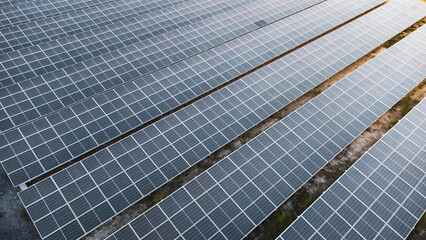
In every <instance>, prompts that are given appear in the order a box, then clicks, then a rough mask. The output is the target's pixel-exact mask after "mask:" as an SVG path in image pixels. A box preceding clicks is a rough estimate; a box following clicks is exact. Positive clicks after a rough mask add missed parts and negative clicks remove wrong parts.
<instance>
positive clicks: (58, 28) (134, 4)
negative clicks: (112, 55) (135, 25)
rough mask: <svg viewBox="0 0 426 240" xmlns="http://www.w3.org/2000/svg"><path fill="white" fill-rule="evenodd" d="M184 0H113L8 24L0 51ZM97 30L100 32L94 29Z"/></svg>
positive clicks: (117, 21)
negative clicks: (34, 19)
mask: <svg viewBox="0 0 426 240" xmlns="http://www.w3.org/2000/svg"><path fill="white" fill-rule="evenodd" d="M184 2H188V1H187V0H173V1H171V0H162V1H154V0H144V1H138V0H122V1H113V2H110V3H105V4H102V5H97V6H93V7H90V8H87V9H82V10H78V11H74V12H70V13H66V14H61V15H57V16H54V17H49V18H43V19H39V20H37V21H32V22H29V23H22V24H19V25H16V26H10V27H7V28H4V29H1V30H0V34H1V35H2V41H0V46H2V48H1V51H0V52H1V53H8V52H11V51H13V50H19V49H22V48H27V47H30V46H34V45H37V44H40V43H44V42H48V41H52V40H55V39H59V38H64V37H66V36H72V35H75V34H77V33H81V32H84V31H88V30H95V29H97V28H101V27H104V26H107V25H111V24H114V23H119V22H120V21H123V23H124V22H126V21H125V20H131V19H132V18H135V17H138V16H139V15H143V14H146V13H150V12H155V11H158V10H161V9H162V10H168V11H171V10H169V9H168V8H169V7H171V6H175V7H176V5H178V4H181V3H184ZM201 2H203V1H201ZM142 17H143V16H142ZM126 23H128V22H126ZM96 33H99V32H98V31H97V32H96ZM10 40H13V41H10ZM62 41H63V40H62ZM33 49H34V48H33Z"/></svg>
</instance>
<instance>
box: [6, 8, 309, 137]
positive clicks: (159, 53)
mask: <svg viewBox="0 0 426 240" xmlns="http://www.w3.org/2000/svg"><path fill="white" fill-rule="evenodd" d="M274 5H275V6H276V5H279V4H278V3H276V4H272V5H271V4H266V5H265V6H264V7H265V9H263V8H260V7H256V5H254V4H253V5H250V8H249V10H250V11H251V12H256V13H257V14H247V12H246V11H242V12H241V13H237V12H234V11H231V12H229V13H224V14H220V18H218V19H217V20H219V21H217V20H216V19H215V18H209V19H207V20H206V21H205V22H199V24H197V25H196V27H193V25H189V26H187V27H185V28H182V29H178V30H175V31H172V32H170V33H168V34H166V35H160V36H158V37H156V38H154V39H147V40H145V41H142V42H138V43H136V44H132V45H130V46H128V47H125V48H121V49H119V50H116V51H112V52H110V53H105V54H103V55H101V56H98V57H95V58H90V59H88V60H86V61H83V62H80V63H78V64H74V65H70V66H68V67H67V68H60V69H59V70H56V71H53V72H50V73H47V74H43V75H41V76H38V77H36V78H33V79H29V80H25V82H23V83H19V84H14V85H11V86H9V87H7V88H5V89H2V90H1V93H2V94H1V95H2V97H1V98H0V102H1V104H2V105H3V107H4V108H5V109H4V111H5V114H6V115H4V114H2V116H1V120H3V121H2V123H3V124H2V125H3V126H5V127H7V128H11V127H15V126H17V125H19V124H22V123H25V122H26V121H30V120H33V119H35V118H37V117H40V116H43V115H45V114H49V113H51V112H53V111H56V110H58V109H60V108H63V107H66V106H69V105H71V104H73V103H75V102H78V101H81V100H83V99H85V98H88V97H92V96H94V95H95V94H98V93H100V92H102V91H105V90H108V89H110V88H113V87H117V86H119V85H120V84H123V83H125V82H128V81H130V80H132V79H135V78H137V77H140V76H142V75H146V74H147V73H150V72H153V71H155V70H158V69H159V68H162V67H165V66H167V65H170V64H172V63H175V62H177V61H179V60H182V59H184V58H186V57H189V56H191V55H194V54H197V53H199V52H200V51H202V50H206V49H208V48H210V47H214V46H215V45H217V44H221V43H223V42H224V41H227V40H230V39H232V38H234V37H237V36H238V35H240V34H242V33H245V32H246V31H250V30H254V29H256V28H258V27H259V26H257V25H256V24H255V23H256V21H258V20H259V19H260V16H262V15H264V14H266V13H267V12H268V9H271V8H273V6H274ZM281 6H282V7H283V8H286V9H287V11H282V12H279V14H277V16H276V18H275V17H274V18H271V19H270V21H273V20H276V19H277V18H278V19H279V18H280V17H284V16H286V15H288V14H291V13H294V12H296V11H299V10H301V9H303V8H305V7H309V5H307V3H298V4H297V5H296V6H295V7H291V8H290V9H289V8H287V7H286V6H287V5H286V4H284V3H282V2H281ZM283 10H284V9H283ZM250 11H249V12H250ZM240 14H241V15H240ZM283 14H284V15H283ZM244 16H248V17H244ZM267 20H268V19H267ZM229 23H232V24H233V25H232V24H231V25H229ZM237 23H240V24H237ZM265 23H266V22H265ZM212 25H213V26H212ZM223 26H225V27H223ZM221 30H223V31H221ZM206 36H207V37H206ZM100 47H101V46H100ZM63 51H65V49H64V50H63ZM86 53H87V52H86ZM62 54H63V53H62ZM70 54H71V53H70ZM82 54H85V53H84V52H82ZM41 55H44V54H41ZM71 55H73V54H71ZM71 55H69V57H71ZM30 56H31V55H30ZM54 57H57V56H54ZM65 58H66V57H65ZM22 60H23V59H22ZM65 60H66V59H65ZM68 60H69V59H68ZM23 61H24V60H23ZM61 61H62V60H61ZM188 61H189V60H188ZM188 61H187V62H188ZM13 62H14V61H12V63H13ZM24 62H25V61H24ZM47 62H48V63H46V64H44V65H45V66H46V65H48V64H51V63H50V61H47ZM72 62H75V61H72ZM72 62H71V63H72ZM12 63H10V64H12ZM71 63H70V64H71ZM5 64H6V63H5ZM23 66H27V67H28V65H23ZM53 70H54V69H53ZM9 71H15V70H14V69H10V70H9ZM30 72H32V70H31V71H30ZM5 75H7V74H5ZM25 75H26V73H25V74H24V75H20V76H21V77H22V79H26V78H25ZM5 118H6V119H5ZM1 120H0V121H1ZM11 120H12V121H13V124H12V121H11ZM2 130H3V129H2Z"/></svg>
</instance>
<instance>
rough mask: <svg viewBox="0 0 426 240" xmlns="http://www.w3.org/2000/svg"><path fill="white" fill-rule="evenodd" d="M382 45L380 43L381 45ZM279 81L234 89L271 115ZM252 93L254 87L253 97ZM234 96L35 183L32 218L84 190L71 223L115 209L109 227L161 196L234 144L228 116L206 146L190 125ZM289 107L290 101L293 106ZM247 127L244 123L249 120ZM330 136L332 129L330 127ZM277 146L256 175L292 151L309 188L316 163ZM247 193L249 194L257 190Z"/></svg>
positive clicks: (218, 97)
mask: <svg viewBox="0 0 426 240" xmlns="http://www.w3.org/2000/svg"><path fill="white" fill-rule="evenodd" d="M379 16H380V17H382V15H381V14H378V15H377V17H379ZM369 20H371V19H370V18H365V21H366V22H370V21H369ZM360 21H361V20H360ZM360 26H363V25H362V24H361V25H360ZM349 29H352V28H349ZM360 29H361V28H360ZM363 29H365V28H363ZM342 31H343V30H342ZM343 35H344V34H343ZM362 36H363V35H361V36H360V37H362ZM331 39H332V38H331V37H330V38H326V39H325V40H324V42H331V44H334V41H331ZM338 39H339V38H337V40H338ZM383 41H385V40H383ZM377 44H378V45H379V44H380V43H377ZM308 46H309V45H308ZM342 48H343V47H342ZM404 50H405V49H404ZM296 53H298V54H301V56H302V57H303V56H305V53H306V52H305V51H304V50H300V51H296V52H294V53H293V54H294V55H291V56H290V55H289V57H288V59H283V60H281V61H282V62H281V63H279V62H278V63H275V64H272V65H271V66H269V67H270V68H271V71H270V72H271V73H272V75H273V74H274V73H275V71H278V70H279V69H280V67H281V68H282V69H284V68H285V67H286V65H285V62H287V61H286V60H289V59H291V58H295V60H294V62H297V61H298V60H299V57H298V55H296ZM398 57H403V56H400V55H398ZM280 64H281V65H280ZM348 64H349V63H348ZM407 64H410V65H412V66H414V65H415V64H414V65H413V64H412V62H411V61H407ZM342 67H343V66H342ZM274 69H275V70H274ZM367 71H368V69H367ZM259 74H261V73H259ZM259 77H262V78H265V81H269V83H270V84H265V83H268V82H262V81H260V82H259ZM282 77H283V78H284V76H282ZM243 80H245V81H246V82H244V81H243ZM278 82H280V81H279V79H273V78H271V77H268V76H263V75H254V74H253V75H249V76H247V77H245V78H243V79H241V81H238V82H236V83H235V84H233V85H230V86H229V89H234V90H232V91H233V92H235V96H239V97H240V96H242V95H239V93H240V92H245V91H248V93H251V92H256V91H254V90H259V91H258V92H259V95H258V96H253V97H252V99H256V102H260V101H263V102H264V103H265V105H263V106H257V105H255V106H251V107H252V109H253V110H254V109H265V108H266V109H267V106H269V105H268V103H267V102H266V100H270V99H267V98H266V99H265V97H264V96H262V95H261V94H262V93H263V92H266V91H261V89H259V88H258V87H259V86H265V85H272V86H271V88H270V89H272V90H274V88H275V87H276V86H277V83H278ZM256 83H257V84H256ZM253 86H254V87H253ZM339 86H340V88H344V87H345V86H346V85H343V86H342V83H341V84H340V85H339ZM340 88H338V89H340ZM238 89H239V90H238ZM245 89H246V90H245ZM248 89H250V91H249V90H248ZM275 91H276V90H275ZM406 91H409V90H408V89H406ZM229 97H230V99H232V102H235V103H237V101H241V100H239V99H238V98H237V97H235V98H232V97H233V94H232V93H231V92H230V91H229V90H228V89H226V88H225V89H224V90H221V91H218V92H216V93H214V94H212V95H211V96H209V97H207V98H205V99H204V100H205V101H199V102H197V103H194V104H193V106H189V107H187V108H186V109H184V110H181V111H179V112H177V113H176V114H175V115H171V116H170V117H167V118H165V119H163V120H161V121H159V122H157V123H155V124H153V125H152V126H150V127H147V128H145V129H143V130H141V131H140V132H138V133H135V134H134V135H132V136H130V137H128V138H126V139H123V140H122V141H120V142H118V143H116V144H114V145H112V146H110V147H108V148H107V149H105V150H102V151H100V152H98V153H97V154H95V155H93V156H91V157H89V158H87V159H84V160H83V161H82V162H79V163H76V164H74V165H72V166H70V167H68V168H67V169H65V170H63V171H61V172H59V173H57V174H55V175H53V176H52V177H49V178H47V179H45V180H43V181H42V182H40V183H37V184H35V185H34V186H32V187H30V188H29V189H27V190H25V191H23V192H22V193H21V194H20V195H21V198H22V201H23V203H24V205H25V206H26V208H27V209H28V211H29V212H30V215H34V216H36V215H37V212H34V211H33V210H32V209H34V207H33V206H38V205H39V204H43V203H44V199H47V198H48V197H50V196H52V195H58V194H65V193H67V192H72V191H70V190H71V189H76V191H77V193H75V194H74V195H73V196H68V197H67V196H64V198H65V199H66V200H64V201H66V202H68V203H69V205H74V206H75V208H73V209H72V211H73V212H75V213H77V214H76V215H78V217H79V218H78V220H73V219H70V220H69V221H72V222H74V221H84V218H85V217H83V216H88V215H89V216H90V215H93V212H94V213H96V212H97V211H99V209H101V208H107V209H109V213H110V215H109V217H106V218H105V219H103V220H101V222H103V221H106V220H107V219H109V218H110V217H112V216H114V213H119V212H121V211H122V210H124V209H125V208H126V207H127V206H124V205H122V204H119V203H122V202H126V201H127V202H128V203H129V204H131V203H133V202H135V201H137V200H139V199H140V198H142V197H143V196H146V195H147V194H149V193H150V192H152V191H153V190H155V189H156V188H158V187H159V186H161V185H162V184H164V183H165V182H166V181H167V179H171V178H173V177H174V176H175V175H177V174H178V173H179V172H181V171H183V170H185V169H187V168H188V167H189V166H190V165H193V164H195V163H196V162H197V161H198V160H199V159H202V158H203V157H205V156H207V155H208V153H209V151H214V149H205V147H208V148H209V147H210V145H209V144H215V145H213V147H216V146H217V147H218V145H219V144H221V145H223V144H225V142H221V141H224V140H221V139H225V140H229V138H226V137H225V136H226V135H225V133H226V131H225V130H220V129H224V128H225V127H222V128H219V131H218V130H217V129H218V127H219V126H221V125H224V124H225V125H226V122H224V123H222V124H220V123H219V124H216V122H215V120H217V119H226V118H225V117H223V116H225V115H221V116H222V117H218V116H217V115H216V116H215V118H212V122H213V123H214V124H210V123H208V121H207V123H206V124H205V125H204V127H201V128H199V129H206V130H208V129H209V128H211V130H208V131H207V132H206V133H207V134H208V133H209V131H213V133H216V135H213V134H212V137H211V138H209V139H206V140H205V141H200V139H201V138H199V136H197V135H195V134H188V132H189V131H193V132H195V131H196V129H191V128H192V127H197V126H195V125H194V124H193V122H191V121H190V120H192V119H198V120H197V121H196V122H206V119H204V120H203V118H201V117H204V118H205V117H209V116H211V113H212V112H225V114H226V111H225V110H224V109H229V110H232V109H236V108H229V107H226V105H229V104H228V103H226V100H227V98H228V99H229ZM294 97H296V98H297V96H294ZM290 98H291V96H290ZM252 99H251V100H252ZM284 99H285V98H284ZM338 99H340V98H338ZM248 101H249V98H247V97H246V102H248ZM251 102H253V101H251ZM286 102H288V100H287V101H286ZM215 103H218V104H215ZM225 103H226V104H225ZM221 104H223V105H222V106H224V107H223V108H218V106H221ZM203 106H207V109H206V110H205V111H202V112H201V111H200V109H202V108H203ZM209 106H210V107H209ZM236 106H237V107H238V106H240V107H244V108H246V109H250V108H249V107H248V106H249V105H245V104H238V103H237V104H236ZM312 106H313V105H310V107H312ZM310 107H306V108H307V109H311V108H310ZM313 108H314V109H313V110H312V109H311V110H307V112H306V111H305V112H304V111H302V110H299V111H300V112H301V113H302V114H304V113H305V114H306V113H308V114H309V113H311V114H312V113H314V112H315V113H316V114H320V113H319V112H318V111H317V110H315V109H316V107H315V106H314V107H313ZM324 108H325V107H324ZM211 109H216V110H215V111H209V110H211ZM221 109H222V110H221ZM277 109H279V108H276V110H277ZM197 111H198V112H201V114H200V113H198V114H197ZM274 111H275V110H273V109H272V110H271V112H270V114H273V112H274ZM323 111H324V110H323ZM342 112H343V110H342ZM252 113H253V114H252V115H250V116H253V117H254V116H256V117H257V118H259V119H258V120H254V121H255V122H252V123H251V126H254V125H255V124H256V121H260V120H261V119H260V117H259V116H257V115H256V114H258V113H257V112H256V111H254V112H252ZM316 114H315V115H316ZM321 114H323V113H321ZM245 115H247V114H245ZM323 115H324V114H323ZM192 116H194V117H193V118H192ZM228 116H230V117H236V116H238V115H234V114H232V115H228ZM241 116H244V114H241V113H240V118H241ZM247 116H248V115H247ZM261 116H262V115H261ZM265 117H266V116H265ZM236 118H237V119H240V118H238V117H236ZM351 118H353V117H352V116H351ZM286 119H287V118H286ZM295 119H297V118H295ZM287 121H292V120H287ZM182 122H184V124H182ZM241 122H243V121H241ZM291 123H293V122H291ZM332 123H334V122H332ZM209 124H210V125H209ZM296 125H297V126H299V125H300V126H299V127H302V126H303V128H306V127H308V126H307V125H306V124H296ZM322 125H325V124H323V123H321V126H322ZM329 125H331V124H329ZM354 125H356V124H354ZM174 126H176V127H174ZM331 126H333V125H331ZM248 127H249V126H247V128H248ZM289 127H290V126H289ZM295 127H296V126H295ZM342 127H343V126H341V127H340V128H342ZM241 128H242V129H241ZM197 129H198V127H197ZM286 129H288V131H289V132H291V134H290V135H288V136H287V138H288V140H286V141H287V142H290V143H291V142H294V141H296V140H297V139H300V137H298V135H296V134H299V135H300V136H303V132H299V130H298V129H299V128H295V130H294V131H290V130H289V128H288V127H286ZM321 129H323V128H321ZM175 130H176V131H175ZM182 131H183V132H182ZM237 131H239V132H236V133H235V136H237V135H239V134H240V133H241V132H242V131H244V128H243V127H242V126H240V130H237ZM240 131H241V132H240ZM270 131H272V130H270ZM286 131H287V130H285V129H284V130H283V129H280V130H278V131H275V132H273V133H270V134H271V135H270V136H269V135H268V137H266V138H265V139H263V138H261V139H260V140H258V142H256V143H259V144H260V147H261V149H263V148H265V147H267V146H263V145H262V144H261V143H264V144H266V145H268V144H269V143H270V142H271V140H270V139H272V138H274V137H279V133H280V132H286ZM324 131H326V129H325V130H324ZM182 133H183V134H184V135H181V136H179V135H178V134H182ZM222 133H223V134H222ZM170 134H172V135H170ZM173 134H175V137H173ZM321 134H322V133H321ZM348 134H349V133H348ZM323 135H324V134H323ZM170 136H171V137H170ZM262 136H264V135H262ZM312 136H315V137H320V136H318V135H312ZM324 136H325V135H324ZM166 137H167V138H166ZM346 137H353V136H352V135H350V134H349V136H346ZM148 139H150V140H151V141H147V140H148ZM171 139H175V140H174V141H172V142H173V144H171V145H170V140H171ZM307 139H308V138H307ZM309 139H310V138H309ZM326 139H331V140H330V141H329V142H330V143H332V144H338V143H335V142H334V141H335V138H332V136H330V137H328V138H326ZM216 141H217V142H216ZM319 141H321V138H319ZM346 141H349V140H346ZM199 142H201V143H199ZM275 142H276V143H275V145H274V146H272V147H270V149H271V150H267V151H263V152H262V153H260V154H258V155H257V156H258V157H259V158H257V159H256V160H253V164H252V163H250V165H252V166H251V168H252V169H251V170H253V169H255V170H254V171H256V168H259V169H260V168H262V167H263V166H265V165H266V166H274V169H279V168H278V167H279V166H277V165H272V164H270V163H269V162H264V161H263V160H262V158H265V157H267V156H269V157H278V156H282V153H283V152H285V151H288V152H289V153H290V154H291V155H290V157H289V159H288V161H290V160H291V162H290V164H289V165H288V167H286V166H284V165H283V166H281V167H284V168H287V169H288V168H289V167H290V168H293V167H295V166H299V167H296V170H295V172H296V173H305V174H303V175H301V176H296V175H294V174H288V175H286V178H287V179H289V181H290V180H291V181H295V184H297V183H301V181H303V180H304V179H305V177H306V173H307V172H308V171H309V172H313V170H312V169H311V168H309V166H308V165H303V164H299V163H298V162H297V161H299V160H300V159H299V158H298V157H297V156H296V155H294V153H296V150H297V151H300V150H299V149H298V148H296V146H291V149H282V147H281V146H280V145H281V144H282V142H281V141H275ZM277 143H278V144H280V145H278V144H277ZM307 143H309V141H308V140H306V141H305V140H303V141H301V145H300V149H302V150H304V149H307V148H308V149H309V148H310V147H309V146H308V145H307ZM168 144H169V145H168ZM140 145H142V147H139V146H140ZM188 145H190V146H192V147H191V148H192V149H193V150H194V151H192V150H191V149H188V148H189V146H188ZM249 146H250V147H251V149H250V148H249V147H247V148H242V149H244V150H239V151H238V152H239V153H240V152H242V153H243V155H238V156H244V155H247V156H248V155H250V152H255V151H260V150H259V146H257V147H256V144H253V145H249ZM328 146H329V145H327V146H325V147H324V148H321V149H325V150H327V148H326V147H328ZM156 149H158V150H156ZM160 149H161V150H160ZM293 150H295V151H293ZM332 150H333V149H332ZM177 151H181V153H178V152H177ZM334 151H336V150H335V149H334ZM321 152H322V151H321ZM161 154H164V155H161ZM169 154H171V155H169ZM197 154H203V155H202V156H200V155H197ZM335 154H337V153H335ZM147 155H149V157H147ZM293 155H294V156H293ZM317 155H318V154H317ZM173 156H175V157H174V158H171V157H173ZM176 156H177V157H176ZM324 156H328V155H324ZM318 157H319V158H317V159H318V160H320V159H324V158H323V157H322V156H319V155H318ZM167 159H170V160H167ZM324 162H325V160H322V163H324ZM228 163H229V161H225V162H224V163H222V162H221V163H220V164H222V165H220V166H223V170H222V169H217V168H216V170H217V171H219V170H220V171H219V173H220V172H221V171H225V170H226V171H228V170H229V171H233V169H234V167H233V165H232V164H231V165H229V164H228ZM227 164H228V165H229V166H228V165H227ZM294 164H295V165H294ZM318 164H319V165H318V166H316V167H321V163H318ZM314 167H315V166H314ZM244 169H245V168H244ZM274 169H272V168H269V169H266V170H265V169H263V170H262V172H264V173H265V174H264V175H259V176H258V178H257V179H256V180H255V183H256V187H255V188H258V189H263V188H265V187H266V188H267V190H268V189H269V187H270V186H268V185H271V183H268V182H269V181H272V180H273V179H270V178H271V177H272V176H275V177H277V176H279V172H278V171H275V170H274ZM281 169H282V168H281ZM305 169H306V170H305ZM248 170H250V169H248ZM248 170H244V174H243V175H244V176H250V171H248ZM213 171H214V170H213ZM246 171H247V172H246ZM209 173H210V172H209ZM241 174H242V173H241ZM241 174H240V172H238V173H236V174H235V175H233V176H234V177H233V178H232V179H230V180H227V181H225V180H224V183H223V185H224V188H226V189H227V190H226V191H228V192H234V191H233V188H235V186H236V184H240V182H241V178H242V179H244V177H243V175H241ZM147 175H148V176H147ZM211 175H212V176H213V174H211ZM237 175H238V176H237ZM214 176H217V175H216V174H215V175H214ZM287 176H288V177H287ZM204 177H206V176H204ZM246 178H247V177H246ZM299 178H300V179H299ZM218 179H223V178H222V177H219V178H218ZM275 179H276V178H275ZM83 183H84V184H83ZM81 184H82V186H94V187H93V188H90V187H89V188H88V189H87V188H84V189H85V190H81V189H80V188H81V187H80V185H81ZM265 184H266V185H265ZM52 185H53V186H52ZM47 186H50V187H47ZM114 186H115V187H114ZM253 187H254V185H253V186H252V187H251V189H253ZM289 187H291V188H292V189H296V187H292V186H291V185H289ZM58 188H59V189H58ZM46 189H47V190H46ZM41 190H43V191H45V193H43V194H40V195H39V196H35V195H34V194H30V193H33V192H34V191H41ZM200 190H202V189H201V188H200V187H197V186H192V187H190V189H189V190H188V191H189V192H191V193H193V194H196V193H199V192H200ZM214 191H222V190H220V189H216V190H214ZM247 191H249V189H248V190H247ZM270 191H273V190H270ZM222 192H223V191H222ZM250 193H251V190H250V191H249V192H248V194H246V193H244V194H246V195H247V196H251V195H250ZM271 194H272V193H271ZM286 194H289V192H288V193H286ZM41 195H42V196H41ZM88 195H89V196H92V199H93V196H98V197H96V198H95V199H99V198H102V200H98V201H96V202H91V203H90V206H89V203H87V206H89V207H88V208H85V209H81V207H80V205H81V204H78V205H77V204H76V203H80V201H81V199H82V198H84V197H85V196H88ZM211 195H212V196H220V192H217V194H211ZM135 196H136V197H135ZM252 197H253V198H254V196H252ZM27 198H28V199H27ZM106 198H108V199H106ZM117 199H123V201H117ZM256 199H257V198H256ZM208 200H209V199H204V200H203V201H208ZM258 201H265V200H264V198H262V199H261V200H258ZM267 201H269V200H267ZM235 202H237V200H232V201H231V200H230V202H229V203H228V204H230V206H233V204H235ZM83 205H84V204H83ZM198 205H200V203H198ZM191 209H192V208H191ZM231 209H233V208H231ZM53 211H55V210H53ZM188 211H189V210H188ZM194 211H195V210H194ZM196 213H197V212H188V213H185V214H189V215H192V214H196ZM198 213H199V211H198ZM45 214H46V215H47V216H45V215H44V214H38V215H37V218H36V219H33V220H34V221H35V222H36V223H37V222H40V221H42V220H43V219H51V215H50V214H51V213H45ZM52 214H54V213H52ZM264 215H265V214H264ZM98 220H99V219H98ZM94 227H96V226H94ZM62 231H65V230H64V229H63V228H61V229H59V230H55V229H51V232H50V233H49V234H58V233H60V232H62Z"/></svg>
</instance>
